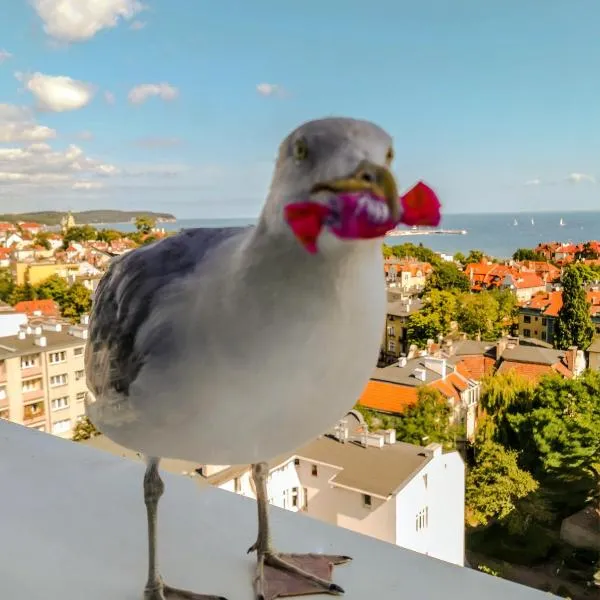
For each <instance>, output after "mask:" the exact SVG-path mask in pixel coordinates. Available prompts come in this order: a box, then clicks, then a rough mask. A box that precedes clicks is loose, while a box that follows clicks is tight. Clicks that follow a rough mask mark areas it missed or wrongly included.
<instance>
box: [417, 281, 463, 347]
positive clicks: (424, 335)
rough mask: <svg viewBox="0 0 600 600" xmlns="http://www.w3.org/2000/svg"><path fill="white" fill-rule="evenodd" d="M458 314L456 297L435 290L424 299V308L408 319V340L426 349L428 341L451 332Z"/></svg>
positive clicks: (449, 293)
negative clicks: (452, 324) (453, 321)
mask: <svg viewBox="0 0 600 600" xmlns="http://www.w3.org/2000/svg"><path fill="white" fill-rule="evenodd" d="M455 313H456V296H455V295H454V294H453V293H452V292H447V291H440V290H436V289H433V290H431V291H430V292H429V294H428V295H427V296H426V297H425V299H424V304H423V308H421V310H419V311H417V312H416V313H413V314H412V315H411V316H410V317H409V318H408V326H407V330H408V339H409V340H410V343H411V344H416V345H417V346H419V347H420V348H424V347H425V345H426V344H427V340H436V339H437V338H438V336H439V335H445V334H447V333H448V332H449V331H450V327H451V323H452V320H453V319H454V315H455Z"/></svg>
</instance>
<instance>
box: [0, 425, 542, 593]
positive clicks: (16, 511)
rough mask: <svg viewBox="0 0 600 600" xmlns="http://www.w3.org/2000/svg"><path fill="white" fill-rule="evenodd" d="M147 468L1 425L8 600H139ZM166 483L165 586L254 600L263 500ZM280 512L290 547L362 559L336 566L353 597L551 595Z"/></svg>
mask: <svg viewBox="0 0 600 600" xmlns="http://www.w3.org/2000/svg"><path fill="white" fill-rule="evenodd" d="M143 472H144V467H143V465H142V464H141V463H139V462H135V461H129V460H124V459H122V458H119V457H117V456H112V455H111V454H109V453H106V452H100V451H98V450H95V449H93V448H88V447H86V446H84V445H81V444H76V443H74V442H69V441H67V440H62V439H59V438H57V437H53V436H51V435H48V434H45V433H40V432H38V431H34V430H31V429H27V428H25V427H22V426H20V425H16V424H13V423H9V422H6V421H0V481H1V482H2V489H3V490H4V491H5V492H4V494H3V500H2V511H0V531H2V544H3V549H4V553H3V578H2V591H3V596H6V597H7V598H11V600H38V599H39V600H42V599H43V600H47V599H48V598H52V599H54V598H60V599H61V600H76V599H79V598H80V597H81V590H85V597H86V600H106V599H107V598H115V599H123V600H134V599H138V598H141V596H142V588H143V585H144V582H145V579H146V555H147V547H146V516H145V508H144V502H143V498H142V478H143ZM163 477H164V480H165V484H166V493H165V495H164V497H163V499H162V501H161V505H160V513H159V529H160V535H161V538H160V545H159V555H160V561H161V565H162V569H163V574H164V577H165V579H166V580H167V581H169V582H171V583H172V584H173V585H178V586H183V587H188V588H190V589H194V590H198V591H203V592H206V593H216V594H222V595H224V596H226V597H227V598H228V599H229V600H253V593H252V584H251V582H252V576H253V573H254V565H255V562H254V561H255V559H254V557H253V556H251V555H247V554H246V548H247V547H248V545H249V544H250V543H251V542H253V541H254V539H255V538H256V505H255V502H254V501H253V500H251V499H249V498H244V497H242V496H239V495H237V494H234V493H231V492H227V491H223V490H219V489H216V488H212V487H209V486H206V487H204V488H201V489H200V490H199V489H198V484H197V483H195V482H194V481H193V480H190V479H189V478H186V477H181V476H178V475H172V474H170V473H164V475H163ZM58 483H60V484H58ZM272 514H273V534H274V542H275V544H276V545H277V547H278V548H280V549H281V550H284V551H298V552H321V551H325V552H339V553H342V554H348V555H350V556H352V557H353V558H354V561H353V562H352V563H350V564H349V565H347V566H345V567H340V568H337V569H336V570H335V581H336V582H337V583H339V584H340V585H341V586H343V587H344V588H345V589H346V594H345V596H344V597H343V598H344V599H345V600H359V599H360V600H364V599H365V598H399V597H404V598H460V599H461V600H480V599H481V598H485V599H486V600H505V599H506V598H511V600H536V599H539V600H542V599H544V598H545V599H546V600H547V599H548V598H549V597H552V596H549V595H548V594H546V593H543V592H540V591H537V590H534V589H531V588H528V587H525V586H521V585H518V584H516V583H512V582H509V581H506V580H503V579H500V578H498V577H491V576H489V575H485V574H483V573H479V572H477V571H474V570H471V569H468V568H462V567H457V566H454V565H451V564H449V563H446V562H443V561H439V560H435V559H432V558H430V557H427V556H425V555H422V554H418V553H416V552H411V551H409V550H405V549H403V548H400V547H398V546H395V545H392V544H387V543H385V542H380V541H378V540H376V539H374V538H370V537H367V536H363V535H359V534H356V533H353V532H351V531H349V530H347V529H343V528H340V527H335V526H333V525H328V524H326V523H323V522H321V521H317V520H316V519H311V518H309V517H307V516H305V515H302V514H298V513H292V512H289V511H285V510H282V509H272ZM32 565H35V568H34V569H32ZM65 569H68V570H67V573H68V575H67V577H66V578H65Z"/></svg>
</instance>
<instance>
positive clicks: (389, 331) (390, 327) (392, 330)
mask: <svg viewBox="0 0 600 600" xmlns="http://www.w3.org/2000/svg"><path fill="white" fill-rule="evenodd" d="M387 334H388V335H392V336H394V335H396V330H395V329H394V327H393V326H392V325H388V328H387Z"/></svg>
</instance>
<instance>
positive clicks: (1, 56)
mask: <svg viewBox="0 0 600 600" xmlns="http://www.w3.org/2000/svg"><path fill="white" fill-rule="evenodd" d="M9 58H12V54H11V53H10V52H8V50H4V49H3V48H0V65H1V64H2V63H3V62H4V61H6V60H8V59H9Z"/></svg>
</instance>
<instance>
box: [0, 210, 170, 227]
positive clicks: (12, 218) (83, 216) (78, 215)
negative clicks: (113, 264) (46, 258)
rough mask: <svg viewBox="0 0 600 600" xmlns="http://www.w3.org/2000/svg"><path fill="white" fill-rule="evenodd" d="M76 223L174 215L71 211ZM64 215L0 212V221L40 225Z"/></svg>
mask: <svg viewBox="0 0 600 600" xmlns="http://www.w3.org/2000/svg"><path fill="white" fill-rule="evenodd" d="M71 214H72V215H73V218H74V219H75V222H76V223H77V224H78V225H85V224H88V223H89V224H94V223H127V222H129V221H133V220H135V219H136V217H151V218H153V219H156V220H157V221H158V222H161V221H162V222H165V221H175V220H176V219H175V216H174V215H172V214H170V213H157V212H152V211H151V210H139V211H138V210H136V211H133V210H84V211H81V212H74V213H71ZM65 215H66V213H64V212H57V211H41V212H29V213H5V214H0V221H8V222H9V223H16V222H18V221H33V222H35V223H40V224H42V225H60V220H61V219H62V218H63V217H64V216H65Z"/></svg>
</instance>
